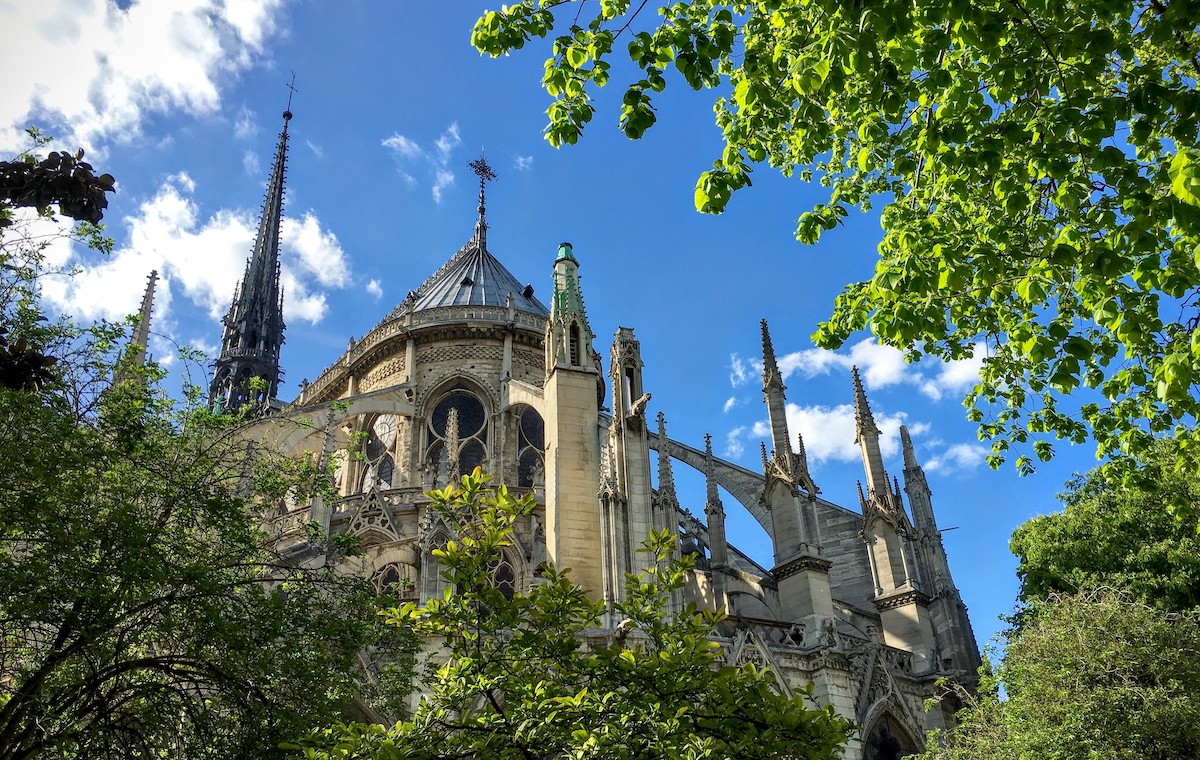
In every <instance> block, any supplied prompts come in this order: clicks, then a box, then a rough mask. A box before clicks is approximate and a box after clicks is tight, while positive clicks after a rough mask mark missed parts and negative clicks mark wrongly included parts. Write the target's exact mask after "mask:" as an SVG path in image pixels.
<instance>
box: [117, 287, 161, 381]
mask: <svg viewBox="0 0 1200 760" xmlns="http://www.w3.org/2000/svg"><path fill="white" fill-rule="evenodd" d="M157 281H158V270H151V271H150V277H149V278H148V280H147V282H146V292H145V293H144V294H143V295H142V307H141V308H140V309H138V316H137V322H136V323H135V324H134V325H133V332H132V333H131V334H130V336H129V346H128V347H127V348H126V349H125V356H124V359H123V360H122V361H121V363H120V364H118V365H117V369H116V371H115V372H113V384H114V385H116V384H118V383H121V382H124V381H125V380H128V379H131V373H130V372H129V371H128V370H129V369H131V368H133V367H144V366H145V365H146V358H147V353H146V346H147V345H148V344H149V342H150V312H151V311H152V310H153V308H154V285H155V283H156V282H157ZM132 376H133V378H134V379H137V380H138V382H141V376H140V375H138V374H137V373H132Z"/></svg>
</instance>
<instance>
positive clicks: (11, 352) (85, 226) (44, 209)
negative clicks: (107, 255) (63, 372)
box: [0, 127, 115, 390]
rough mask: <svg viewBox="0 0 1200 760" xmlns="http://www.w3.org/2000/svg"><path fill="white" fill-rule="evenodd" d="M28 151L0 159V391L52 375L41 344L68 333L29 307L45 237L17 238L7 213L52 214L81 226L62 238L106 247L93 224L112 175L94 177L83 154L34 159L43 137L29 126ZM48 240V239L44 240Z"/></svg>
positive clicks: (31, 386) (32, 386) (51, 360)
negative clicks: (30, 210) (49, 325)
mask: <svg viewBox="0 0 1200 760" xmlns="http://www.w3.org/2000/svg"><path fill="white" fill-rule="evenodd" d="M28 134H29V136H30V138H31V139H32V141H33V145H32V148H31V149H30V150H29V151H26V152H23V153H21V154H20V155H19V156H17V158H16V159H14V160H13V161H0V232H3V233H4V236H3V237H0V387H3V388H10V389H14V390H38V389H39V388H41V387H43V386H44V385H45V384H46V383H48V382H49V381H51V380H52V379H53V377H54V372H53V371H52V370H53V366H54V364H55V363H56V362H57V361H58V359H57V358H56V357H54V356H51V355H50V354H49V352H47V351H46V346H45V345H44V344H45V343H46V342H47V341H49V340H50V339H52V338H53V337H61V336H62V335H63V334H64V333H67V332H71V329H70V328H69V327H67V326H66V325H64V324H60V325H57V326H55V327H52V328H50V329H45V328H44V327H42V326H40V325H39V324H38V323H39V322H40V321H44V320H43V318H42V316H41V312H40V310H39V309H38V308H37V304H36V292H35V290H36V277H37V276H38V274H40V272H41V269H42V264H43V260H44V258H43V252H44V250H45V248H46V246H47V245H49V242H50V241H49V240H48V239H46V238H44V237H42V238H40V239H39V238H33V239H31V238H30V236H28V235H24V234H20V233H22V232H23V230H21V228H20V225H17V224H16V220H14V218H13V210H14V209H22V208H33V209H35V210H36V211H37V213H38V215H39V216H40V217H41V218H42V219H45V220H50V221H53V220H54V218H55V210H56V209H57V211H58V213H61V214H62V215H63V216H67V217H70V218H72V219H75V220H77V221H79V222H81V223H82V224H80V225H78V227H77V228H75V229H73V230H71V231H70V232H68V233H66V234H67V236H68V237H75V238H77V239H79V240H81V241H83V242H85V243H86V244H88V245H91V246H93V247H96V248H98V249H100V250H106V249H107V248H108V247H109V246H110V242H109V241H107V240H106V239H104V237H103V234H102V232H103V230H102V228H100V227H99V226H97V225H98V224H99V222H100V219H101V217H102V216H103V214H104V209H105V208H107V207H108V198H107V196H106V195H105V194H106V193H110V192H112V191H113V190H114V182H115V180H114V179H113V177H112V175H110V174H101V175H100V176H96V175H95V173H94V170H93V169H92V166H91V164H88V163H86V162H84V161H83V160H82V159H83V150H82V149H81V150H79V151H78V152H77V153H75V154H74V155H72V154H69V153H65V152H54V153H51V154H50V155H49V156H47V157H45V158H41V157H40V156H38V155H37V154H36V153H34V152H33V151H34V150H36V149H37V148H40V147H42V146H43V145H45V144H46V143H47V142H49V140H50V138H49V137H46V136H44V135H42V134H41V133H40V132H39V131H38V130H37V129H34V128H32V127H31V128H30V129H29V130H28ZM51 237H54V236H51Z"/></svg>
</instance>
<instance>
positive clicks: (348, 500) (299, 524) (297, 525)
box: [264, 487, 540, 540]
mask: <svg viewBox="0 0 1200 760" xmlns="http://www.w3.org/2000/svg"><path fill="white" fill-rule="evenodd" d="M538 490H540V489H533V488H514V487H509V489H508V492H509V493H511V494H512V495H513V496H515V497H518V498H520V497H522V496H525V495H526V494H533V495H534V496H535V497H536V496H537V495H538V493H537V491H538ZM370 496H371V493H370V492H367V493H359V494H354V495H352V496H346V497H343V498H341V499H338V500H337V501H335V502H334V503H333V508H332V509H331V510H330V521H331V522H340V521H342V520H348V519H349V518H350V517H351V516H352V515H353V514H354V513H355V512H356V511H358V508H359V506H361V505H362V503H363V502H364V501H366V500H367V498H368V497H370ZM379 498H380V499H381V500H382V501H383V502H384V503H385V504H387V505H388V506H389V507H391V508H392V509H411V508H414V507H416V506H417V505H418V504H425V503H428V502H429V499H428V498H426V496H425V489H424V488H411V487H406V488H386V489H382V488H381V489H380V490H379ZM312 519H313V518H312V508H311V505H305V506H303V507H300V508H298V509H293V510H291V511H289V512H286V513H285V514H282V515H279V516H278V517H274V518H271V519H269V520H267V521H265V526H264V528H265V530H266V532H267V537H268V540H274V539H277V538H279V537H280V536H283V535H286V534H288V533H291V532H293V531H298V530H300V529H302V528H303V527H304V525H305V524H306V523H308V522H309V521H310V520H312Z"/></svg>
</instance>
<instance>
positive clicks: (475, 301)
mask: <svg viewBox="0 0 1200 760" xmlns="http://www.w3.org/2000/svg"><path fill="white" fill-rule="evenodd" d="M524 292H526V286H525V285H523V284H521V283H520V282H519V281H518V280H517V278H516V277H513V275H512V273H511V272H509V271H508V270H507V269H506V268H505V267H504V265H503V264H501V263H500V261H499V260H498V259H497V258H496V257H495V256H493V255H492V254H490V253H488V252H487V250H486V249H485V248H484V247H483V246H481V245H479V244H478V243H477V242H476V240H474V239H473V240H471V241H470V242H469V243H467V245H466V247H464V248H463V249H462V250H461V251H459V252H458V253H456V254H454V255H453V256H452V257H450V260H449V261H447V262H446V263H445V264H443V265H442V267H441V269H439V270H438V271H436V272H434V273H433V275H431V276H430V277H429V279H427V280H425V282H424V283H422V284H421V287H419V288H417V289H416V290H415V291H413V292H411V293H409V297H408V298H405V299H404V301H403V302H402V303H401V304H400V305H399V306H397V307H396V308H395V309H393V310H392V313H391V314H389V315H388V318H389V319H391V318H394V317H398V316H400V315H401V314H404V313H406V312H415V311H424V310H426V309H436V308H439V307H442V306H496V307H500V308H504V307H506V306H507V305H508V295H509V293H511V294H512V297H513V306H514V307H515V308H516V309H518V310H519V311H524V312H528V313H530V314H536V315H537V316H539V317H543V318H544V317H549V316H550V311H549V310H548V309H547V308H546V307H545V306H543V305H542V302H541V301H539V300H538V299H537V298H535V297H534V296H533V295H532V294H530V295H529V296H528V297H526V296H525V295H524ZM385 321H386V320H385Z"/></svg>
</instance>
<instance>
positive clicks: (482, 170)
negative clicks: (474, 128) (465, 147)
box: [467, 150, 500, 249]
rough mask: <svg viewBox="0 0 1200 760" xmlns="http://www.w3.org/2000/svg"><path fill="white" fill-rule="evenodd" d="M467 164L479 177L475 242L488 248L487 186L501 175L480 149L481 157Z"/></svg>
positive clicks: (481, 246)
mask: <svg viewBox="0 0 1200 760" xmlns="http://www.w3.org/2000/svg"><path fill="white" fill-rule="evenodd" d="M467 166H469V167H471V171H473V172H475V176H476V177H479V218H478V219H476V220H475V242H476V243H478V244H479V247H480V248H481V249H486V248H487V218H486V215H487V198H486V188H487V183H488V182H491V181H492V180H495V179H499V177H500V175H499V174H496V172H495V170H494V169H492V165H491V164H489V163H488V160H487V156H485V155H484V154H483V151H482V150H481V151H479V158H477V159H475V160H474V161H468V162H467Z"/></svg>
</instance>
